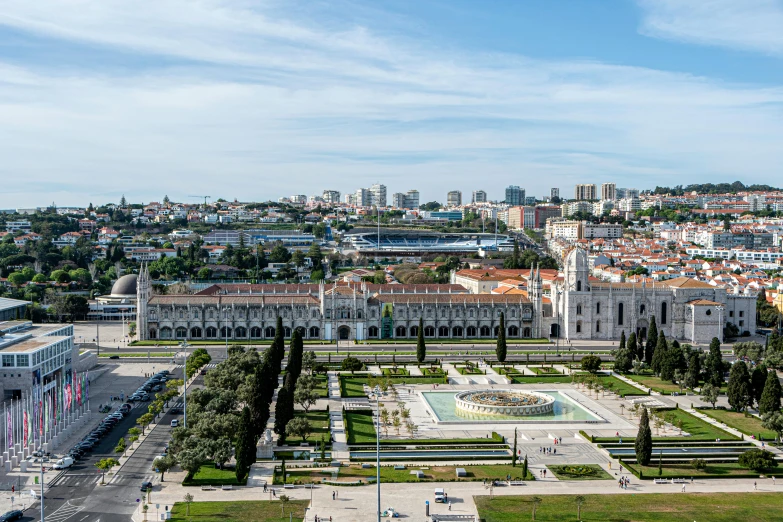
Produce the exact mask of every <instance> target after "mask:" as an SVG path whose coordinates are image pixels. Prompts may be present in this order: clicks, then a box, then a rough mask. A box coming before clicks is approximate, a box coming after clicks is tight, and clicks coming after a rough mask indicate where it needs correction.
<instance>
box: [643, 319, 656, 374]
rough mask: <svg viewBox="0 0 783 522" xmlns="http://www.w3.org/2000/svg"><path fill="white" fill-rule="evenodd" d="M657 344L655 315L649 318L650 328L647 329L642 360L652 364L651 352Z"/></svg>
mask: <svg viewBox="0 0 783 522" xmlns="http://www.w3.org/2000/svg"><path fill="white" fill-rule="evenodd" d="M657 345H658V326H657V325H656V324H655V316H652V317H651V318H650V328H649V329H648V330H647V343H646V344H645V346H644V362H646V363H647V364H649V365H650V366H652V361H653V352H654V351H655V347H656V346H657Z"/></svg>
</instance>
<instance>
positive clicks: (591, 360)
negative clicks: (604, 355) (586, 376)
mask: <svg viewBox="0 0 783 522" xmlns="http://www.w3.org/2000/svg"><path fill="white" fill-rule="evenodd" d="M600 369H601V358H600V357H598V356H597V355H585V356H584V357H582V370H583V371H585V372H590V373H596V372H597V371H598V370H600Z"/></svg>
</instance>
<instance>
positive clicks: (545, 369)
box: [527, 366, 563, 375]
mask: <svg viewBox="0 0 783 522" xmlns="http://www.w3.org/2000/svg"><path fill="white" fill-rule="evenodd" d="M527 368H528V370H530V371H531V372H533V373H535V374H536V375H562V374H563V372H560V371H558V370H556V369H554V368H552V367H551V366H528V367H527Z"/></svg>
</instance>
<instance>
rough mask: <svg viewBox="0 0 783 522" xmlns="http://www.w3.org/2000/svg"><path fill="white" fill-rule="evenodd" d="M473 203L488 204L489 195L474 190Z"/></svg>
mask: <svg viewBox="0 0 783 522" xmlns="http://www.w3.org/2000/svg"><path fill="white" fill-rule="evenodd" d="M472 202H473V203H486V202H487V193H486V192H484V191H483V190H474V191H473V199H472Z"/></svg>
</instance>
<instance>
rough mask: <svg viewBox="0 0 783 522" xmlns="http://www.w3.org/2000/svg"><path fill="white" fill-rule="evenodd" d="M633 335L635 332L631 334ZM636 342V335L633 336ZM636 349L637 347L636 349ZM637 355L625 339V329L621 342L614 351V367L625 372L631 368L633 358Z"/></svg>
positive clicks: (621, 334)
mask: <svg viewBox="0 0 783 522" xmlns="http://www.w3.org/2000/svg"><path fill="white" fill-rule="evenodd" d="M631 335H633V334H631ZM633 340H634V343H635V342H636V337H635V336H634V337H633ZM634 351H635V349H634ZM634 357H635V353H633V352H632V351H631V348H630V347H629V346H628V344H627V343H626V340H625V330H623V331H622V332H621V333H620V344H619V346H618V347H617V350H615V353H614V369H615V371H618V372H621V373H624V372H627V371H628V370H630V369H631V367H632V366H633V359H634Z"/></svg>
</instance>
